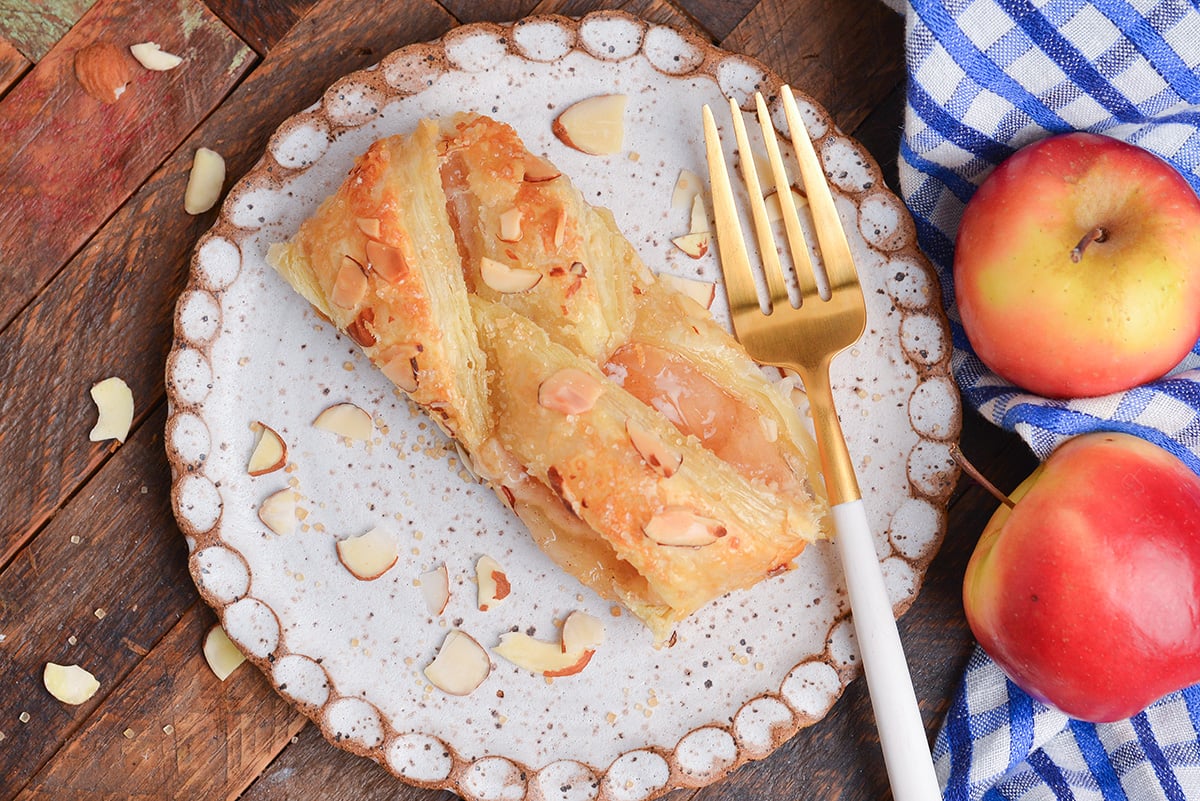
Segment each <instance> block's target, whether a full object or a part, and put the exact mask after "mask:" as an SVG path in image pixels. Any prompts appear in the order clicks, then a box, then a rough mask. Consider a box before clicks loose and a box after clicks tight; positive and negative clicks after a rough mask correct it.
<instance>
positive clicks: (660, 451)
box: [625, 418, 683, 478]
mask: <svg viewBox="0 0 1200 801" xmlns="http://www.w3.org/2000/svg"><path fill="white" fill-rule="evenodd" d="M625 433H626V434H628V435H629V441H630V442H631V443H632V444H633V449H634V450H636V451H637V452H638V454H639V455H640V456H641V457H642V459H643V460H644V461H645V462H646V464H648V465H650V467H651V468H652V469H653V470H654V471H655V472H656V473H658V474H659V475H661V476H662V477H663V478H670V477H671V476H673V475H675V472H676V471H677V470H678V469H679V466H680V465H681V464H683V454H682V453H680V452H679V451H677V450H675V449H674V448H672V447H670V446H669V445H667V443H665V442H663V441H662V439H661V438H660V437H659V436H658V435H657V434H655V433H654V432H653V431H651V430H650V429H648V428H646V427H644V426H643V425H642V424H641V423H639V422H637V421H636V420H634V419H633V418H628V419H626V420H625Z"/></svg>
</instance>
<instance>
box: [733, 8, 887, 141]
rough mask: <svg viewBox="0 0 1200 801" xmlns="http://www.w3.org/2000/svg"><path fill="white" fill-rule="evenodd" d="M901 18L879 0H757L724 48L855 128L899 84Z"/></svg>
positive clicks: (848, 127)
mask: <svg viewBox="0 0 1200 801" xmlns="http://www.w3.org/2000/svg"><path fill="white" fill-rule="evenodd" d="M903 43H904V37H903V20H902V19H901V18H900V16H899V15H897V14H896V13H895V12H893V11H891V10H889V9H888V8H887V7H886V6H884V5H883V3H880V2H878V0H815V1H814V2H809V3H796V2H789V0H761V2H760V3H759V4H758V5H757V6H755V8H754V10H753V11H751V12H750V13H749V14H748V15H746V17H745V19H743V20H742V21H741V23H739V24H738V26H737V27H736V28H735V29H734V30H733V32H732V33H731V34H730V35H729V36H728V37H727V38H726V39H725V40H724V42H722V44H723V45H724V46H725V47H727V48H730V49H732V50H736V51H738V52H741V53H745V54H746V55H749V56H753V57H755V58H757V59H759V60H760V61H762V62H763V63H765V64H768V65H770V66H771V67H773V68H774V69H775V70H776V71H777V72H779V73H780V75H782V76H783V78H784V80H786V81H788V82H789V83H791V84H792V85H793V86H795V87H796V88H798V89H801V90H803V91H804V92H806V93H807V94H809V95H811V96H812V97H813V98H815V99H816V100H817V101H818V102H819V103H821V105H823V106H824V107H825V108H826V109H827V110H828V111H829V113H830V114H832V115H833V118H834V121H835V122H836V123H837V124H838V126H839V127H840V128H842V129H843V130H847V131H852V130H854V129H855V128H856V127H857V126H858V124H859V123H860V122H861V121H862V120H863V119H864V118H865V117H866V116H867V114H868V113H869V112H870V111H871V109H873V108H875V107H876V106H877V105H878V104H879V102H880V101H881V100H882V99H883V98H885V97H887V96H888V94H889V93H890V92H891V91H892V90H893V89H895V87H896V86H898V85H899V84H900V83H901V82H902V81H903V80H904V53H903Z"/></svg>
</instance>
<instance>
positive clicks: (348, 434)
mask: <svg viewBox="0 0 1200 801" xmlns="http://www.w3.org/2000/svg"><path fill="white" fill-rule="evenodd" d="M313 426H314V427H315V428H319V429H321V430H322V431H330V432H332V433H334V434H337V435H338V436H342V437H345V438H346V439H350V440H361V441H364V442H365V441H367V440H369V439H370V438H371V432H372V431H373V430H374V424H373V423H372V422H371V415H369V414H367V413H366V412H365V411H363V410H362V409H361V408H359V407H358V406H355V405H354V404H353V403H348V402H347V403H335V404H334V405H332V406H330V407H328V408H327V409H325V410H324V411H322V412H321V413H320V414H319V415H317V419H315V420H313Z"/></svg>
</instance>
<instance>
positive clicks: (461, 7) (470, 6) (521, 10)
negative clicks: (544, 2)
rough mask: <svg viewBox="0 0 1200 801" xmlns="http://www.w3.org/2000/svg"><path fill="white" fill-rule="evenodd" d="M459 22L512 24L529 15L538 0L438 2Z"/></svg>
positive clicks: (460, 0)
mask: <svg viewBox="0 0 1200 801" xmlns="http://www.w3.org/2000/svg"><path fill="white" fill-rule="evenodd" d="M439 2H440V3H441V4H442V5H443V6H445V7H446V10H447V11H449V12H450V13H451V14H453V15H454V17H455V19H457V20H458V21H459V22H512V21H513V20H517V19H520V18H521V17H524V16H527V15H528V14H530V13H531V12H532V11H533V9H534V7H535V6H537V4H538V0H491V2H488V3H480V2H479V0H439Z"/></svg>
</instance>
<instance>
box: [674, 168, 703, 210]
mask: <svg viewBox="0 0 1200 801" xmlns="http://www.w3.org/2000/svg"><path fill="white" fill-rule="evenodd" d="M703 188H704V181H703V180H702V179H701V178H700V176H699V175H697V174H696V173H694V172H692V171H691V170H686V169H685V170H680V171H679V177H678V178H677V179H675V191H674V192H672V193H671V207H672V208H677V209H678V208H685V207H688V206H691V205H692V199H693V198H694V197H696V195H698V194H699V193H700V191H701V190H702V189H703Z"/></svg>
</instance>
